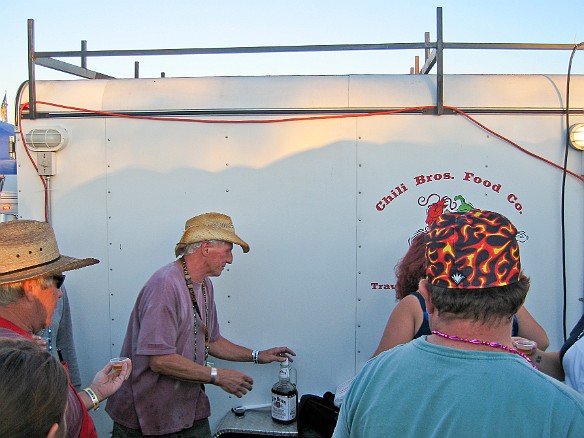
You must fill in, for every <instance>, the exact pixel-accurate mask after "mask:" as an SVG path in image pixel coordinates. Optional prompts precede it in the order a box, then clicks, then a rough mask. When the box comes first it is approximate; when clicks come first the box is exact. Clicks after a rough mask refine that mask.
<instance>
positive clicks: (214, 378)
mask: <svg viewBox="0 0 584 438" xmlns="http://www.w3.org/2000/svg"><path fill="white" fill-rule="evenodd" d="M216 381H217V368H215V367H212V368H211V381H210V382H209V383H210V384H211V385H214V384H215V382H216Z"/></svg>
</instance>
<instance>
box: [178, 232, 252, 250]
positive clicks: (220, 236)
mask: <svg viewBox="0 0 584 438" xmlns="http://www.w3.org/2000/svg"><path fill="white" fill-rule="evenodd" d="M210 240H219V241H222V242H230V243H233V244H235V245H239V246H241V249H243V252H244V253H247V252H249V245H248V244H247V243H246V242H245V241H244V240H243V239H241V238H240V237H239V236H238V235H237V234H235V233H234V232H232V231H230V230H228V229H221V228H208V227H191V228H189V229H187V230H186V231H185V232H184V234H183V236H182V238H181V239H180V242H179V243H177V244H176V247H175V251H174V252H175V254H176V255H178V254H180V253H181V252H182V250H183V249H184V248H185V246H187V245H189V244H191V243H197V242H206V241H210Z"/></svg>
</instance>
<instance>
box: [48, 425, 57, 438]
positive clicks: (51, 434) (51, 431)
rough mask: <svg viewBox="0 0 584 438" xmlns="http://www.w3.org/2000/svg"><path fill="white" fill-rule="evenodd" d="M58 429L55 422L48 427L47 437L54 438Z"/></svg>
mask: <svg viewBox="0 0 584 438" xmlns="http://www.w3.org/2000/svg"><path fill="white" fill-rule="evenodd" d="M58 429H59V424H58V423H55V424H53V425H52V426H51V428H50V429H49V433H48V434H47V438H54V437H55V436H56V435H57V430H58Z"/></svg>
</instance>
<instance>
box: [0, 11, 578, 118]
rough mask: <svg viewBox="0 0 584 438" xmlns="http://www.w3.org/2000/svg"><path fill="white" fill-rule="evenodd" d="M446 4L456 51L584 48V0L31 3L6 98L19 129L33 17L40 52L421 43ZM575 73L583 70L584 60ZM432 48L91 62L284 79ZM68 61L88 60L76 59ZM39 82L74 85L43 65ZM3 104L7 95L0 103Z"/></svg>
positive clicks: (15, 28) (462, 59)
mask: <svg viewBox="0 0 584 438" xmlns="http://www.w3.org/2000/svg"><path fill="white" fill-rule="evenodd" d="M438 6H441V7H442V10H443V24H444V40H445V41H447V42H515V43H520V42H523V43H556V44H577V43H579V42H582V41H584V1H582V0H565V1H559V2H552V1H549V0H531V1H522V0H515V1H509V0H507V1H500V0H491V1H489V2H477V1H471V0H467V1H464V2H463V1H454V0H443V1H431V0H408V1H403V0H401V1H393V0H383V1H382V0H352V1H348V0H312V1H305V0H298V1H293V0H288V1H277V0H248V1H244V0H213V1H206V2H202V1H197V0H190V1H185V0H178V1H172V0H169V1H152V0H126V1H124V0H116V1H112V0H101V1H100V2H97V3H82V2H79V1H71V0H55V1H53V2H48V1H46V0H20V1H8V0H3V2H2V17H3V24H4V25H3V29H4V34H3V42H2V44H1V45H0V59H1V60H2V64H1V67H0V93H3V92H4V91H5V90H6V91H7V93H8V103H9V105H10V106H9V113H10V114H9V121H10V120H11V119H12V113H13V110H14V97H15V94H16V90H17V88H18V86H19V85H20V84H21V83H22V82H23V81H25V80H26V79H27V78H28V72H27V19H28V18H33V19H34V20H35V45H36V50H38V51H54V50H79V48H80V45H81V40H86V41H87V45H88V49H89V50H108V49H153V48H186V47H233V46H266V45H305V44H357V43H363V44H371V43H395V42H422V41H423V39H424V32H430V35H431V39H432V40H435V38H436V8H437V7H438ZM579 54H580V55H576V57H575V59H574V64H573V73H574V74H582V73H584V51H580V52H579ZM416 55H419V56H420V58H421V64H423V56H424V54H423V52H422V51H421V50H419V51H414V50H407V51H384V52H376V51H375V52H354V51H351V52H340V53H316V54H300V53H289V54H261V55H241V54H239V55H205V56H202V55H197V56H179V57H140V58H138V57H132V58H107V59H103V58H90V59H89V60H88V68H90V69H93V70H97V71H102V72H104V73H107V74H110V75H112V76H116V77H133V75H134V61H139V62H140V76H141V77H158V76H160V74H161V72H165V74H166V76H167V77H170V76H208V75H266V74H268V75H280V74H348V73H365V74H366V73H395V74H406V73H408V72H409V69H410V67H412V66H413V65H414V59H415V56H416ZM569 56H570V52H569V51H545V52H535V51H499V50H496V51H495V50H487V51H474V50H473V51H468V50H464V51H463V50H450V51H447V52H446V53H445V56H444V71H445V73H518V74H524V73H551V74H554V73H559V74H564V73H566V71H567V66H568V61H569ZM66 61H69V62H72V63H78V60H76V59H73V58H71V59H68V60H66ZM36 74H37V79H68V78H71V79H73V78H74V77H73V76H69V75H65V74H63V73H58V72H54V71H52V70H49V69H46V68H44V67H37V69H36ZM0 98H1V97H0Z"/></svg>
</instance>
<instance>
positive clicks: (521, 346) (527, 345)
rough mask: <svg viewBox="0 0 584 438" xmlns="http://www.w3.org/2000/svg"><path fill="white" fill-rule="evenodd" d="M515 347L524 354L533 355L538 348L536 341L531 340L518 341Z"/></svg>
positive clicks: (515, 342)
mask: <svg viewBox="0 0 584 438" xmlns="http://www.w3.org/2000/svg"><path fill="white" fill-rule="evenodd" d="M513 345H514V346H515V348H516V349H517V351H519V352H520V353H523V354H531V353H532V352H533V350H534V349H535V347H536V343H535V341H530V340H529V339H517V340H516V341H514V342H513Z"/></svg>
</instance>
